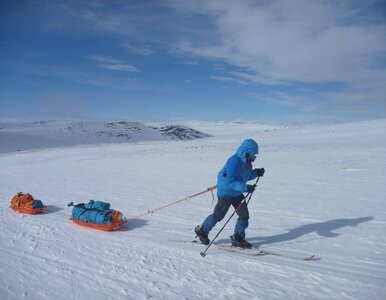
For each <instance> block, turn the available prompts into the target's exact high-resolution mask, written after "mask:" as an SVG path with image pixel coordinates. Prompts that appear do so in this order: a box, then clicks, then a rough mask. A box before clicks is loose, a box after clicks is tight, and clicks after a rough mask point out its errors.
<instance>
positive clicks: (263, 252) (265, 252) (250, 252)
mask: <svg viewBox="0 0 386 300" xmlns="http://www.w3.org/2000/svg"><path fill="white" fill-rule="evenodd" d="M216 246H217V248H219V249H221V250H225V251H229V252H233V253H240V254H244V255H248V256H266V255H272V256H279V257H283V258H288V259H294V260H305V261H310V260H320V258H318V257H316V256H315V255H314V254H313V255H310V256H306V257H302V256H294V255H288V254H284V253H279V252H276V251H269V250H253V249H242V248H238V247H234V246H225V245H224V246H223V245H216Z"/></svg>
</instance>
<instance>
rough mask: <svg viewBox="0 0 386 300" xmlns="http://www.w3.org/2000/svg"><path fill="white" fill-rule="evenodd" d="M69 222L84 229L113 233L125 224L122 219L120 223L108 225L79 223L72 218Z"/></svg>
mask: <svg viewBox="0 0 386 300" xmlns="http://www.w3.org/2000/svg"><path fill="white" fill-rule="evenodd" d="M69 220H71V221H72V222H74V223H75V224H77V225H80V226H84V227H88V228H93V229H97V230H103V231H113V230H115V229H118V228H119V227H121V226H122V225H123V224H124V223H126V222H127V220H126V219H124V220H122V221H119V222H115V223H110V224H96V223H90V222H83V221H79V220H76V219H73V218H70V219H69Z"/></svg>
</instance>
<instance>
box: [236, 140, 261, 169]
mask: <svg viewBox="0 0 386 300" xmlns="http://www.w3.org/2000/svg"><path fill="white" fill-rule="evenodd" d="M247 153H251V154H253V155H257V154H259V145H258V144H257V143H256V142H255V141H254V140H252V139H246V140H245V141H244V142H243V143H242V144H241V145H240V147H239V148H238V149H237V151H236V154H237V156H238V157H240V158H241V160H242V161H243V162H244V163H246V162H247V157H246V156H247Z"/></svg>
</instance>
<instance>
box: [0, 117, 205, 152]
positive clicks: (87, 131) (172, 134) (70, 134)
mask: <svg viewBox="0 0 386 300" xmlns="http://www.w3.org/2000/svg"><path fill="white" fill-rule="evenodd" d="M209 136H211V135H209V134H206V133H204V132H201V131H198V130H195V129H193V128H190V127H187V126H183V125H161V126H154V125H151V126H150V125H146V124H144V123H140V122H129V121H117V122H104V121H37V122H31V123H0V153H5V152H14V151H21V150H30V149H43V148H52V147H61V146H76V145H87V144H103V143H127V142H139V141H167V140H193V139H199V138H206V137H209Z"/></svg>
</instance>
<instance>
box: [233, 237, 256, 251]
mask: <svg viewBox="0 0 386 300" xmlns="http://www.w3.org/2000/svg"><path fill="white" fill-rule="evenodd" d="M230 238H231V241H232V246H233V247H240V248H243V249H251V248H252V247H253V246H252V244H251V243H250V242H248V241H246V240H245V239H243V238H242V237H241V236H240V235H239V234H237V233H235V234H233V235H231V236H230Z"/></svg>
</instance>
